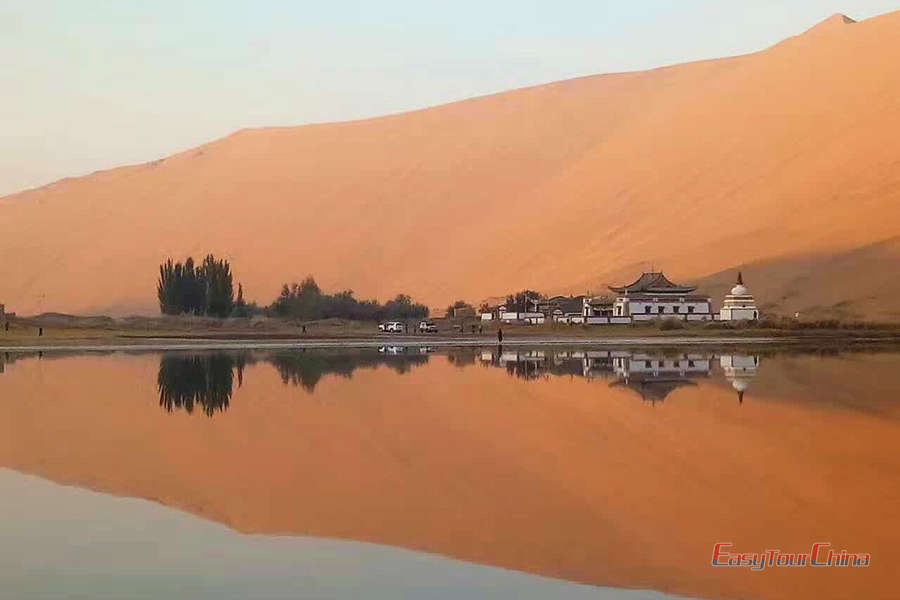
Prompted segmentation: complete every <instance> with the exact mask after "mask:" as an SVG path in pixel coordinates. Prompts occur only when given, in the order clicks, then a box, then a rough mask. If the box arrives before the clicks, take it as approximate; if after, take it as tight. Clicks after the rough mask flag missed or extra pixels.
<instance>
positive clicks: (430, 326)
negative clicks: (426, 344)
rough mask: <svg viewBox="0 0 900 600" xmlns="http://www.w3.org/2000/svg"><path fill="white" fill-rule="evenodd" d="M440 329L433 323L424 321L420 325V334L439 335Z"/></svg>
mask: <svg viewBox="0 0 900 600" xmlns="http://www.w3.org/2000/svg"><path fill="white" fill-rule="evenodd" d="M437 331H438V327H437V325H435V324H434V323H432V322H431V321H422V322H421V323H419V333H437Z"/></svg>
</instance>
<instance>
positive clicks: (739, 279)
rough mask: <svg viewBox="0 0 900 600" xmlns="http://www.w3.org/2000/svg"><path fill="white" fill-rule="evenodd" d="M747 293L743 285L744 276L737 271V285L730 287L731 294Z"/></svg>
mask: <svg viewBox="0 0 900 600" xmlns="http://www.w3.org/2000/svg"><path fill="white" fill-rule="evenodd" d="M747 294H748V292H747V288H746V287H745V286H744V276H743V274H741V272H740V271H738V276H737V285H735V286H734V287H733V288H731V295H732V296H746V295H747Z"/></svg>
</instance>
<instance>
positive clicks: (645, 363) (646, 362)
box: [644, 360, 653, 369]
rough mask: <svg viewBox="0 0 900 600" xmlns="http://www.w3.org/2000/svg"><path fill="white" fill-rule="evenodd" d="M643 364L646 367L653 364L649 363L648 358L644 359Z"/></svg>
mask: <svg viewBox="0 0 900 600" xmlns="http://www.w3.org/2000/svg"><path fill="white" fill-rule="evenodd" d="M644 366H645V367H646V368H648V369H649V368H651V367H652V366H653V365H652V364H651V363H650V361H649V360H645V361H644Z"/></svg>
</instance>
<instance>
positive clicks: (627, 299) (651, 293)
mask: <svg viewBox="0 0 900 600" xmlns="http://www.w3.org/2000/svg"><path fill="white" fill-rule="evenodd" d="M609 289H610V290H612V291H613V292H614V293H615V294H616V299H615V301H614V303H613V314H612V316H613V318H616V317H630V318H631V319H632V320H633V321H649V320H651V319H677V320H681V321H709V320H712V318H713V316H712V313H711V311H710V301H709V296H703V295H699V294H694V293H693V292H694V291H695V290H696V289H697V288H696V287H695V286H688V285H677V284H674V283H672V282H671V281H669V280H668V279H666V276H665V275H663V274H662V273H644V274H642V275H641V276H640V277H639V278H638V279H637V281H635V282H634V283H632V284H630V285H626V286H622V287H612V286H610V288H609Z"/></svg>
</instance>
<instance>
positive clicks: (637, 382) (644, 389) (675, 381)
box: [611, 352, 711, 404]
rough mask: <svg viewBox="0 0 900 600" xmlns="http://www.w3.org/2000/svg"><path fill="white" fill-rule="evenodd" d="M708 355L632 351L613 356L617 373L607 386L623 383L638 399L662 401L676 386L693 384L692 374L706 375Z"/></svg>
mask: <svg viewBox="0 0 900 600" xmlns="http://www.w3.org/2000/svg"><path fill="white" fill-rule="evenodd" d="M710 359H711V357H710V356H708V355H705V354H681V355H676V356H659V355H651V354H647V353H643V352H642V353H634V354H631V355H629V356H621V357H616V358H614V359H613V368H614V369H615V373H616V376H617V380H616V381H614V382H613V383H612V384H611V386H624V387H627V388H629V389H631V390H633V391H635V392H637V393H638V394H639V395H640V396H641V399H643V400H646V401H648V402H650V403H651V404H655V403H657V402H662V401H663V400H665V399H666V397H667V396H668V395H669V394H671V393H672V392H673V391H675V390H676V389H678V388H680V387H685V386H692V385H696V384H695V383H694V382H693V381H691V379H692V378H696V377H705V376H707V375H709V369H710V362H711V361H710Z"/></svg>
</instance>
